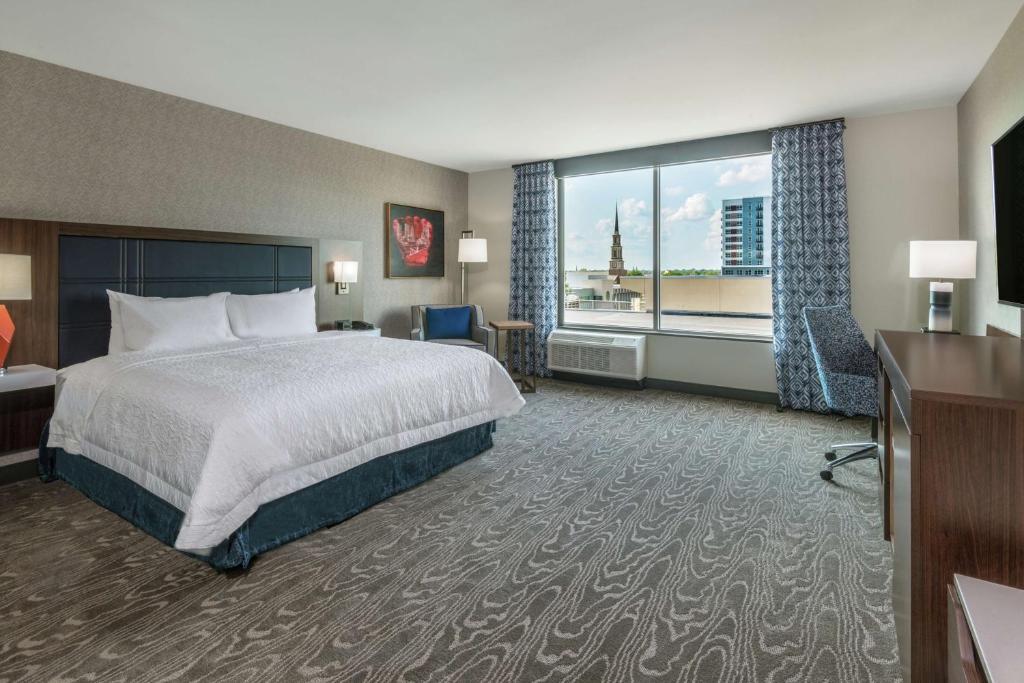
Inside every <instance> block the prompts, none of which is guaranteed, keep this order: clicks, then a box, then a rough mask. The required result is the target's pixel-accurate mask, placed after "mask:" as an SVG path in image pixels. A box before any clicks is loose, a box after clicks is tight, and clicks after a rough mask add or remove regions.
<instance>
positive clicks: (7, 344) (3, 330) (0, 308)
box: [0, 304, 14, 368]
mask: <svg viewBox="0 0 1024 683" xmlns="http://www.w3.org/2000/svg"><path fill="white" fill-rule="evenodd" d="M13 339H14V321H13V320H11V314H10V313H8V312H7V307H6V306H4V305H3V304H0V368H4V367H7V352H8V351H10V350H11V341H12V340H13Z"/></svg>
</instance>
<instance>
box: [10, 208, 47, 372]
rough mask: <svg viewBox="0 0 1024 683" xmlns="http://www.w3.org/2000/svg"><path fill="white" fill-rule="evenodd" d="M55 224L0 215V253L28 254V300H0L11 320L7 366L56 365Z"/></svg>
mask: <svg viewBox="0 0 1024 683" xmlns="http://www.w3.org/2000/svg"><path fill="white" fill-rule="evenodd" d="M57 230H58V224H57V223H51V222H45V221H30V220H20V219H14V218H0V253H2V254H28V255H29V256H31V257H32V299H31V300H30V301H0V303H2V304H4V305H5V306H7V309H8V310H9V311H10V312H11V317H12V318H13V319H14V326H15V332H14V344H13V345H12V346H11V353H10V356H9V357H8V361H7V362H8V365H24V364H26V363H37V364H39V365H45V366H46V367H50V368H55V367H57Z"/></svg>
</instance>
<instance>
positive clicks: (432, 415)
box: [49, 332, 523, 552]
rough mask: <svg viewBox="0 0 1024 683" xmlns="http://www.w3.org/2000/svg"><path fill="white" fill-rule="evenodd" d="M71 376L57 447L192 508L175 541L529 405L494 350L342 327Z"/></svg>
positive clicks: (194, 543) (131, 357)
mask: <svg viewBox="0 0 1024 683" xmlns="http://www.w3.org/2000/svg"><path fill="white" fill-rule="evenodd" d="M60 375H61V377H60V382H61V385H62V387H61V392H60V395H59V397H58V399H57V404H56V407H55V410H54V415H53V419H52V421H51V423H50V439H49V446H50V447H52V448H63V449H64V450H66V451H68V452H69V453H77V454H80V455H82V456H85V457H86V458H89V459H90V460H93V461H95V462H97V463H99V464H101V465H103V466H104V467H107V468H109V469H111V470H114V471H115V472H119V473H120V474H123V475H124V476H126V477H128V478H129V479H131V480H132V481H133V482H135V483H136V484H138V485H139V486H142V487H143V488H145V489H146V490H147V491H150V492H151V493H153V494H155V495H157V496H159V497H160V498H162V499H164V500H166V501H167V502H168V503H170V504H171V505H173V506H175V507H176V508H178V509H179V510H182V511H183V512H184V513H185V519H184V522H183V524H182V527H181V530H180V531H179V533H178V537H177V539H176V541H175V544H174V545H175V547H176V548H179V549H181V550H189V551H193V552H204V551H207V550H208V549H210V548H213V547H215V546H216V545H217V544H219V543H220V542H221V541H223V540H224V539H226V538H228V537H229V536H230V535H231V533H232V532H234V531H235V530H236V529H237V528H238V527H239V526H240V525H241V524H242V523H243V522H244V521H245V520H246V519H248V518H249V517H250V516H251V515H252V514H253V513H254V512H255V511H256V509H257V508H258V507H259V506H260V505H262V504H263V503H266V502H269V501H271V500H274V499H276V498H280V497H281V496H284V495H287V494H289V493H293V492H295V491H298V490H299V489H302V488H305V487H307V486H310V485H312V484H315V483H317V482H319V481H323V480H324V479H327V478H330V477H332V476H335V475H337V474H340V473H341V472H344V471H346V470H349V469H351V468H353V467H356V466H357V465H360V464H362V463H364V462H367V461H369V460H372V459H373V458H376V457H378V456H381V455H384V454H387V453H392V452H395V451H399V450H402V449H405V448H409V447H411V446H415V445H417V444H420V443H425V442H427V441H431V440H433V439H437V438H440V437H443V436H446V435H448V434H451V433H454V432H457V431H459V430H462V429H467V428H469V427H472V426H475V425H478V424H482V423H484V422H489V421H491V420H495V419H498V418H502V417H507V416H509V415H512V414H514V413H516V412H517V411H518V410H519V409H520V408H521V407H522V405H523V399H522V397H521V396H520V395H519V392H518V390H517V389H516V387H515V385H514V384H513V383H512V380H511V379H510V378H509V376H508V374H507V373H506V372H505V370H504V368H502V367H501V365H500V364H499V363H498V362H497V361H496V360H494V358H492V357H491V356H489V355H487V354H485V353H481V352H479V351H476V350H472V349H465V348H456V347H451V346H444V345H440V344H427V343H422V342H412V341H404V340H398V339H387V338H380V337H369V336H363V335H339V334H337V333H331V332H325V333H321V334H318V335H314V336H306V337H302V338H291V339H276V340H245V341H237V342H230V343H226V344H220V345H217V346H208V347H204V348H200V349H194V350H189V351H164V352H160V351H152V352H145V351H144V352H129V353H123V354H117V355H113V356H104V357H101V358H96V359H93V360H91V361H88V362H86V363H81V364H79V365H74V366H71V367H68V368H65V369H64V370H62V371H61V372H60Z"/></svg>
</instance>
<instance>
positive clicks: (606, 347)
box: [548, 330, 646, 380]
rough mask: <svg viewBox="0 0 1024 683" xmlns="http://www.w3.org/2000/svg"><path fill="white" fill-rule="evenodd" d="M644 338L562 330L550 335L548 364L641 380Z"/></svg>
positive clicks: (553, 368) (565, 368) (549, 365)
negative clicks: (577, 333)
mask: <svg viewBox="0 0 1024 683" xmlns="http://www.w3.org/2000/svg"><path fill="white" fill-rule="evenodd" d="M623 342H625V343H623ZM645 342H646V339H645V338H644V337H633V338H629V337H626V336H625V335H600V334H593V333H584V334H579V335H576V334H572V333H570V334H566V333H565V332H564V331H561V330H559V331H556V332H555V333H553V334H552V335H551V336H550V337H549V338H548V367H550V368H551V369H552V370H561V371H566V372H578V373H583V374H591V375H604V376H608V377H623V378H629V379H635V380H640V379H642V378H643V377H644V376H645V374H646V373H645V370H646V363H645V359H644V356H645V353H644V352H645V347H646V343H645Z"/></svg>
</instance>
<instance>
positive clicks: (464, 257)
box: [459, 230, 487, 305]
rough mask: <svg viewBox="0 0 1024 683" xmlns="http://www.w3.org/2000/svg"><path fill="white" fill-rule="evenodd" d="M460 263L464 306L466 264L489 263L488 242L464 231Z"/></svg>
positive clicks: (460, 245) (461, 239)
mask: <svg viewBox="0 0 1024 683" xmlns="http://www.w3.org/2000/svg"><path fill="white" fill-rule="evenodd" d="M459 263H461V264H462V305H466V264H467V263H487V240H485V239H483V238H480V237H473V231H472V230H463V231H462V237H461V238H460V239H459Z"/></svg>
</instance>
